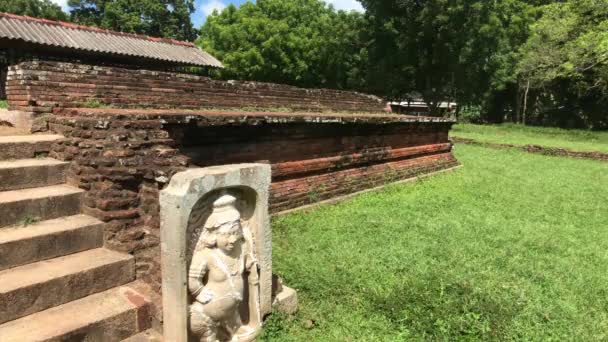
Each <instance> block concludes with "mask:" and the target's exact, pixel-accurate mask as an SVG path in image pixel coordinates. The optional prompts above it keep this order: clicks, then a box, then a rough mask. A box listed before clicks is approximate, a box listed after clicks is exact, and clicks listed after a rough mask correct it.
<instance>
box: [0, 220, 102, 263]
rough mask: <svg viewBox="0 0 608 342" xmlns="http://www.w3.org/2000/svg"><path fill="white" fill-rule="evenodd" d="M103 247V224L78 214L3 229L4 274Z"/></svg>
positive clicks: (0, 253) (0, 259)
mask: <svg viewBox="0 0 608 342" xmlns="http://www.w3.org/2000/svg"><path fill="white" fill-rule="evenodd" d="M102 246H103V223H102V222H101V221H99V220H97V219H95V218H93V217H90V216H86V215H74V216H68V217H61V218H58V219H53V220H47V221H42V222H38V223H34V224H32V225H31V226H27V227H22V226H16V227H11V228H5V229H0V271H1V270H5V269H7V268H11V267H16V266H21V265H26V264H30V263H34V262H38V261H42V260H47V259H51V258H55V257H59V256H64V255H69V254H73V253H77V252H81V251H85V250H89V249H94V248H99V247H102Z"/></svg>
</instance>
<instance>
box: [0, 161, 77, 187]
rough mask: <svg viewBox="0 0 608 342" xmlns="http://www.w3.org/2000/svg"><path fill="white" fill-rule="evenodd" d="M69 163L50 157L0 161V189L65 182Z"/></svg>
mask: <svg viewBox="0 0 608 342" xmlns="http://www.w3.org/2000/svg"><path fill="white" fill-rule="evenodd" d="M69 165H70V164H69V163H66V162H62V161H59V160H56V159H51V158H35V159H18V160H10V161H0V191H8V190H19V189H27V188H36V187H40V186H49V185H57V184H62V183H65V172H66V170H67V168H68V166H69Z"/></svg>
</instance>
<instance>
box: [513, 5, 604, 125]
mask: <svg viewBox="0 0 608 342" xmlns="http://www.w3.org/2000/svg"><path fill="white" fill-rule="evenodd" d="M517 72H518V75H519V77H520V79H521V80H522V82H523V83H525V84H526V85H529V87H530V88H531V94H532V95H533V96H531V98H530V100H531V101H529V102H531V105H533V106H534V107H535V109H536V110H535V111H534V112H531V113H530V115H531V116H532V117H531V119H532V120H535V121H537V122H539V123H548V124H557V125H561V126H584V127H594V128H607V127H608V114H607V112H606V107H607V106H608V2H607V1H597V0H571V1H567V2H559V3H554V4H551V5H548V6H546V7H544V8H543V10H542V17H541V19H540V20H539V21H538V22H537V23H536V24H534V25H533V28H532V35H531V36H530V38H529V40H528V41H527V43H526V44H525V45H524V46H523V47H522V49H521V56H520V60H519V63H518V68H517Z"/></svg>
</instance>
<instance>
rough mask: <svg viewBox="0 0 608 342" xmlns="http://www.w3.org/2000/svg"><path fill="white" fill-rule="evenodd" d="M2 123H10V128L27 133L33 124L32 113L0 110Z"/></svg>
mask: <svg viewBox="0 0 608 342" xmlns="http://www.w3.org/2000/svg"><path fill="white" fill-rule="evenodd" d="M3 121H4V122H8V123H10V124H11V125H12V127H15V128H19V129H24V130H28V131H29V130H30V129H31V128H32V125H33V123H34V117H33V115H32V113H27V112H22V111H18V110H8V109H0V122H3Z"/></svg>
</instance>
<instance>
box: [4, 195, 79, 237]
mask: <svg viewBox="0 0 608 342" xmlns="http://www.w3.org/2000/svg"><path fill="white" fill-rule="evenodd" d="M83 194H84V191H83V190H80V189H78V188H75V187H73V186H69V185H53V186H46V187H39V188H33V189H23V190H12V191H4V192H0V227H5V226H10V225H16V224H20V222H22V221H27V222H33V221H41V220H48V219H54V218H58V217H62V216H71V215H76V214H79V213H80V208H81V200H82V196H83Z"/></svg>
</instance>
